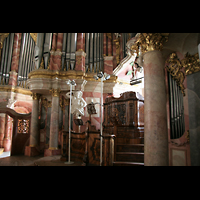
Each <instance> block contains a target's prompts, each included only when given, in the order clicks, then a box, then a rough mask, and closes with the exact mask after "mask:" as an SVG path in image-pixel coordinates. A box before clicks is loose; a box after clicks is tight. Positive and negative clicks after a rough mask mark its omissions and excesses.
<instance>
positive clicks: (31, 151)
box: [24, 146, 40, 157]
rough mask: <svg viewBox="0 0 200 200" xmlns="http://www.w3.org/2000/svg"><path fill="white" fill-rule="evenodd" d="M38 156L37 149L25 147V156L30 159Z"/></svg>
mask: <svg viewBox="0 0 200 200" xmlns="http://www.w3.org/2000/svg"><path fill="white" fill-rule="evenodd" d="M39 154H40V151H39V149H38V148H37V147H30V146H26V147H25V153H24V155H25V156H29V157H32V156H38V155H39Z"/></svg>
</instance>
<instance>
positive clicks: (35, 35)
mask: <svg viewBox="0 0 200 200" xmlns="http://www.w3.org/2000/svg"><path fill="white" fill-rule="evenodd" d="M30 35H31V37H32V38H33V40H34V42H35V44H36V41H37V33H30Z"/></svg>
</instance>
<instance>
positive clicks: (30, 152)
mask: <svg viewBox="0 0 200 200" xmlns="http://www.w3.org/2000/svg"><path fill="white" fill-rule="evenodd" d="M32 97H33V105H32V113H31V130H30V143H29V146H27V147H26V149H25V155H27V156H36V155H39V153H40V149H39V140H40V132H39V121H38V116H39V98H40V95H39V94H37V93H33V96H32Z"/></svg>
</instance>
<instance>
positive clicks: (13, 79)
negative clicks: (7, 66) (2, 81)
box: [8, 71, 18, 86]
mask: <svg viewBox="0 0 200 200" xmlns="http://www.w3.org/2000/svg"><path fill="white" fill-rule="evenodd" d="M9 74H10V77H9V83H8V85H12V86H17V74H18V73H17V72H16V71H10V72H9Z"/></svg>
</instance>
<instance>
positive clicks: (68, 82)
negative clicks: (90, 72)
mask: <svg viewBox="0 0 200 200" xmlns="http://www.w3.org/2000/svg"><path fill="white" fill-rule="evenodd" d="M66 84H67V85H70V102H69V149H68V162H65V164H68V165H70V164H73V163H74V162H72V161H70V156H71V155H70V154H71V152H70V151H71V148H70V147H71V107H72V106H71V105H72V85H74V86H75V85H76V82H75V81H74V80H72V81H71V80H68V81H66Z"/></svg>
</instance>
